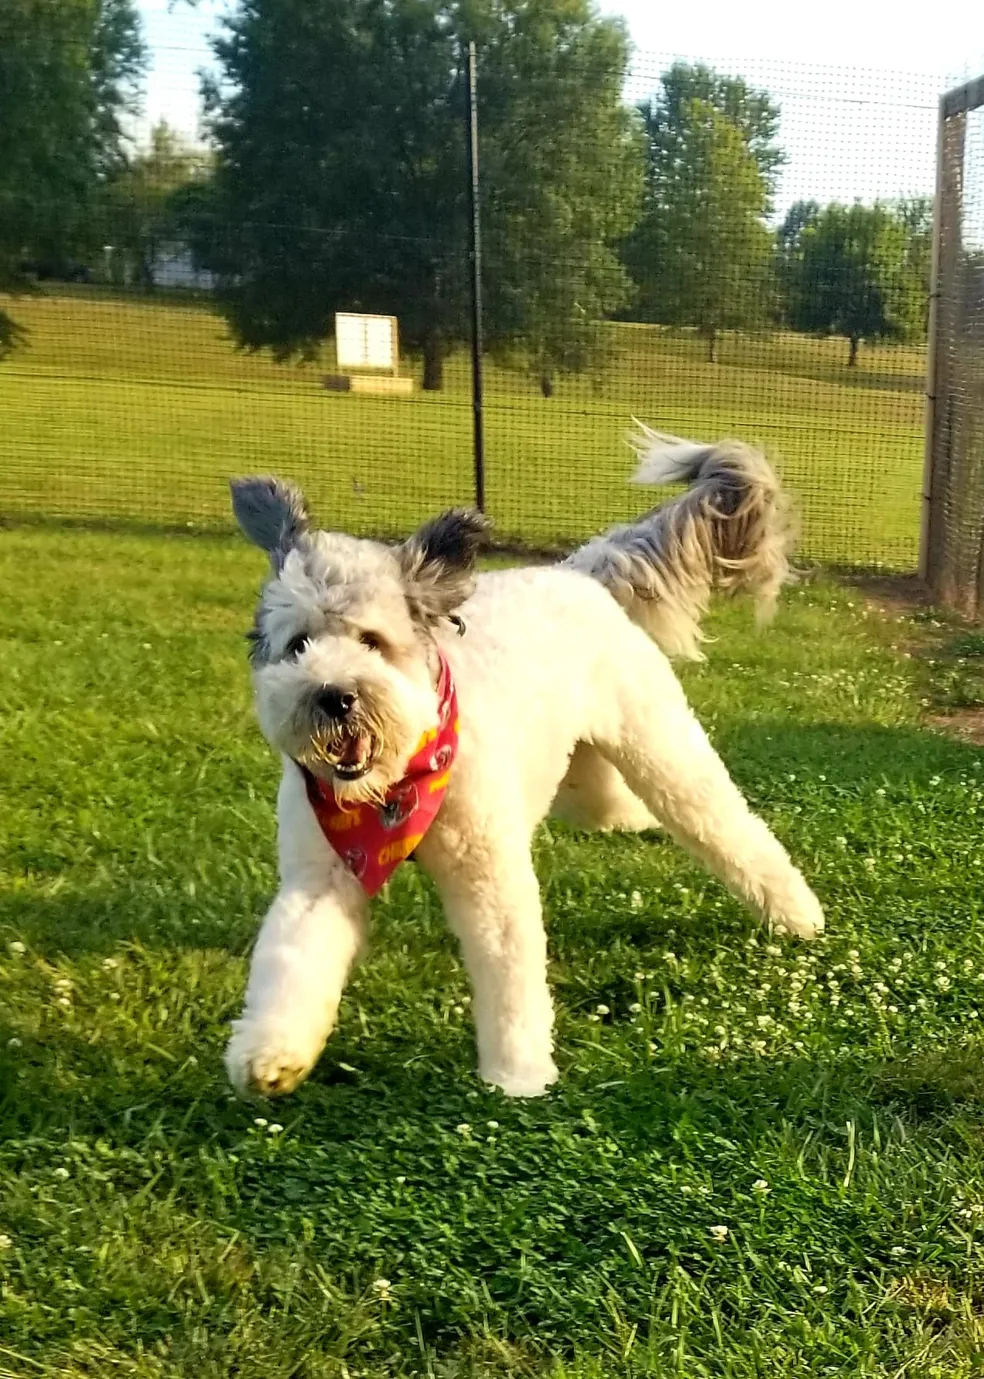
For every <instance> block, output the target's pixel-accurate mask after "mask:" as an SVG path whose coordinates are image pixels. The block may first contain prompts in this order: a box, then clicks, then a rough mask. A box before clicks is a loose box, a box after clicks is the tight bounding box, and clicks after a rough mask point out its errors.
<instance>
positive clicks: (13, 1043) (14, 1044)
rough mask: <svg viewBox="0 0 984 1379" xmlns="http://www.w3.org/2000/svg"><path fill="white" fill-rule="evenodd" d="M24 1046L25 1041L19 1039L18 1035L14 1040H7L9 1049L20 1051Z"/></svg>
mask: <svg viewBox="0 0 984 1379" xmlns="http://www.w3.org/2000/svg"><path fill="white" fill-rule="evenodd" d="M23 1045H24V1041H23V1040H22V1039H18V1038H17V1035H16V1034H15V1035H14V1036H13V1038H12V1039H8V1040H7V1048H8V1049H20V1048H23Z"/></svg>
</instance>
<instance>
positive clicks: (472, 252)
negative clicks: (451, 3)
mask: <svg viewBox="0 0 984 1379" xmlns="http://www.w3.org/2000/svg"><path fill="white" fill-rule="evenodd" d="M465 90H466V97H467V99H466V136H467V147H468V201H469V209H470V211H471V231H470V235H471V243H470V249H469V258H470V261H471V291H472V418H473V424H474V445H475V506H476V507H477V508H478V510H479V512H484V511H485V430H484V418H483V412H482V403H483V398H482V211H481V204H480V202H479V184H478V57H477V55H476V52H475V44H474V43H469V45H468V64H467V75H466V82H465Z"/></svg>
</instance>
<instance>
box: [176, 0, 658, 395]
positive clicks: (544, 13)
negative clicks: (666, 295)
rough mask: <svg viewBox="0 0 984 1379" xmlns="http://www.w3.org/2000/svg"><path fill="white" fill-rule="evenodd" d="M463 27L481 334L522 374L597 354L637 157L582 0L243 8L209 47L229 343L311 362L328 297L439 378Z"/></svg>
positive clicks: (465, 273) (394, 0)
mask: <svg viewBox="0 0 984 1379" xmlns="http://www.w3.org/2000/svg"><path fill="white" fill-rule="evenodd" d="M469 38H470V39H473V40H474V41H475V42H476V44H477V45H478V48H479V52H480V60H481V67H480V73H481V74H480V98H481V125H480V140H481V165H482V192H483V218H484V226H485V247H486V272H485V283H486V313H487V314H486V336H487V343H488V345H489V347H490V348H491V349H492V350H493V351H495V352H497V353H499V354H500V355H502V356H504V357H507V358H509V359H512V360H513V361H516V360H519V361H521V362H522V363H523V364H524V365H525V366H527V367H529V368H531V369H533V370H534V371H536V372H537V374H539V375H544V374H549V373H551V372H552V371H554V370H566V369H571V370H578V369H582V368H588V367H592V366H594V365H595V364H596V363H597V362H598V360H599V358H600V356H601V354H602V352H603V340H602V337H601V334H600V333H599V331H598V328H597V326H598V322H599V320H600V319H601V318H602V317H603V316H605V315H608V314H610V313H612V312H613V311H615V310H616V309H617V308H618V307H620V306H622V305H623V304H624V303H625V302H626V301H627V300H628V298H629V281H628V276H627V274H626V273H625V270H624V268H623V266H622V264H621V261H620V258H619V255H618V243H619V241H620V240H621V239H622V238H624V236H625V235H626V234H627V233H628V231H629V230H630V229H631V228H632V226H633V224H634V223H635V220H636V217H637V215H638V209H639V203H640V198H641V191H642V172H643V164H642V152H641V142H640V137H639V132H638V128H637V122H636V121H635V119H634V117H633V114H632V112H630V111H628V110H627V109H626V108H625V107H624V105H623V103H622V99H621V91H622V83H623V78H624V75H625V70H626V63H627V42H626V38H625V33H624V29H623V27H622V25H621V24H620V23H619V22H617V21H614V20H608V19H601V18H599V17H598V16H597V15H596V14H595V12H594V10H593V8H592V7H591V5H590V4H589V3H588V0H470V2H469V3H467V4H458V3H446V0H386V3H381V0H244V3H243V4H242V5H241V6H240V7H239V9H238V10H237V12H236V13H235V14H234V15H233V16H232V18H231V19H230V20H228V21H227V27H226V30H225V32H224V34H223V35H222V37H221V38H220V39H219V40H218V42H217V45H216V50H217V53H218V56H219V59H220V62H221V67H222V74H223V77H222V82H221V84H219V85H216V86H214V87H213V88H212V89H211V90H210V91H209V93H208V102H209V109H210V112H211V128H212V131H213V134H214V138H215V142H216V147H217V155H218V160H217V167H216V174H215V180H214V189H213V196H212V202H211V217H210V219H211V226H210V230H209V232H208V234H207V235H206V236H205V237H204V238H205V240H206V245H205V254H204V257H205V260H206V262H207V263H208V266H209V267H211V268H213V269H214V270H215V271H217V273H218V275H219V283H220V287H219V291H220V297H221V300H222V302H223V304H224V308H225V311H226V313H227V315H228V317H229V320H230V322H231V324H232V327H233V330H234V332H235V334H236V336H237V338H238V339H239V341H240V343H242V344H243V345H245V346H247V347H250V348H259V347H264V346H268V347H270V348H271V349H272V350H273V351H274V353H275V354H277V355H278V356H279V357H289V356H290V355H291V354H294V353H298V352H300V353H310V352H312V351H313V350H314V349H315V348H316V347H317V346H318V345H319V343H320V342H321V341H322V340H324V339H325V338H327V337H328V336H329V334H330V333H331V330H332V327H333V317H334V313H335V312H336V311H338V310H340V309H342V310H344V309H349V310H353V309H354V310H365V311H380V312H386V313H393V314H395V315H397V316H399V318H400V329H401V334H402V337H403V339H404V340H405V341H406V342H407V343H408V344H409V345H410V346H411V347H412V348H416V349H419V350H420V351H421V352H422V353H423V355H424V362H425V374H424V381H425V386H430V387H436V386H440V382H441V365H442V361H443V359H444V357H445V355H446V353H447V352H448V350H449V349H450V348H451V347H452V346H453V344H454V343H455V342H457V341H460V340H463V339H465V338H466V337H467V330H468V301H469V296H468V292H469V286H468V285H469V263H468V256H467V244H468V239H467V215H468V208H467V195H466V188H467V181H466V169H465V135H464V99H465V92H464V72H463V65H462V44H463V42H464V41H465V40H466V39H469ZM200 223H201V222H200Z"/></svg>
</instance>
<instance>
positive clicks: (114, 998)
mask: <svg viewBox="0 0 984 1379" xmlns="http://www.w3.org/2000/svg"><path fill="white" fill-rule="evenodd" d="M109 999H110V1000H111V1001H118V1000H119V999H120V993H119V992H118V991H111V992H110V993H109Z"/></svg>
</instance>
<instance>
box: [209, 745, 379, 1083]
mask: <svg viewBox="0 0 984 1379" xmlns="http://www.w3.org/2000/svg"><path fill="white" fill-rule="evenodd" d="M278 815H279V828H280V869H281V876H282V885H281V889H280V891H279V893H278V895H277V897H276V899H275V900H274V902H273V904H272V905H271V907H270V909H269V911H268V913H267V916H266V918H265V919H264V921H263V926H262V928H261V929H260V934H259V937H258V938H257V940H256V946H255V948H254V950H253V957H252V962H251V964H250V974H249V984H248V986H247V988H246V1002H245V1007H244V1009H243V1013H242V1016H241V1017H240V1019H238V1020H236V1021H235V1022H234V1024H233V1035H232V1039H231V1040H230V1041H229V1047H228V1049H227V1051H226V1068H227V1070H228V1073H229V1077H230V1080H231V1081H232V1084H233V1086H234V1087H235V1088H236V1089H237V1090H238V1091H240V1092H258V1093H260V1094H262V1095H264V1096H282V1095H284V1094H285V1093H287V1092H292V1091H293V1090H294V1088H295V1087H296V1086H298V1084H299V1083H301V1082H303V1081H304V1079H305V1077H307V1075H308V1073H309V1072H310V1071H311V1069H312V1068H313V1067H314V1065H315V1063H316V1062H317V1060H318V1057H319V1055H320V1053H321V1050H322V1049H323V1048H324V1045H325V1040H326V1039H327V1038H328V1035H329V1034H330V1033H331V1031H332V1029H333V1027H334V1024H335V1018H336V1016H337V1013H338V1004H339V1001H340V1000H341V995H342V990H343V988H344V986H345V982H346V979H347V977H348V974H349V971H350V970H351V967H352V964H353V962H354V961H355V959H356V957H357V956H358V953H359V951H360V949H361V947H362V945H363V942H364V936H365V924H366V911H367V908H368V902H367V899H366V895H365V892H364V891H363V889H362V887H361V886H360V885H359V883H358V882H357V881H356V880H355V878H354V877H353V876H352V875H351V873H350V872H349V871H348V870H347V869H346V868H345V867H344V866H343V864H342V862H341V861H340V859H339V858H338V856H337V855H336V854H335V852H334V851H333V850H332V849H331V848H330V847H329V845H328V844H327V843H326V841H325V839H324V837H323V835H322V833H321V831H320V829H319V827H318V825H317V822H316V820H315V818H314V814H313V812H312V810H311V807H310V805H309V804H308V802H307V798H306V796H305V794H304V787H303V783H302V782H301V779H300V773H299V772H298V771H297V768H296V767H295V766H294V765H293V764H292V763H288V764H287V765H286V766H285V768H284V779H283V782H282V784H281V789H280V799H279V807H278Z"/></svg>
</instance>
